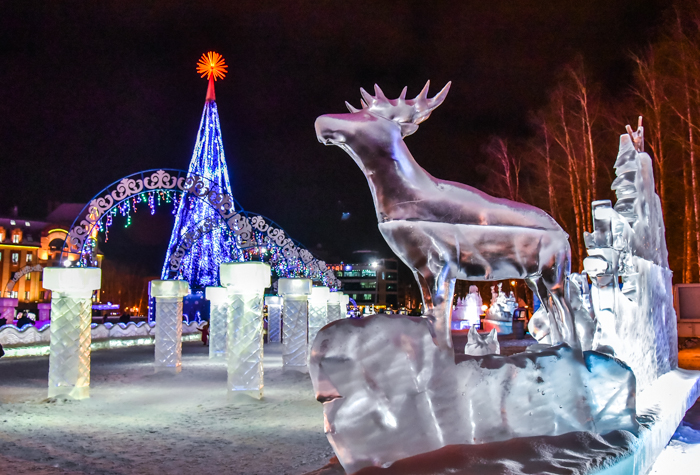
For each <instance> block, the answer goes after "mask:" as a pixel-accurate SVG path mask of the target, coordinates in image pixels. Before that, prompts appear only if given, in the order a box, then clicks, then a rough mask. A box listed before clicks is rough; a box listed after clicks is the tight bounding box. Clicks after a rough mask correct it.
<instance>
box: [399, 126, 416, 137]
mask: <svg viewBox="0 0 700 475" xmlns="http://www.w3.org/2000/svg"><path fill="white" fill-rule="evenodd" d="M400 125H401V136H402V137H406V136H408V135H411V134H414V133H415V132H416V130H418V124H414V123H413V122H401V124H400Z"/></svg>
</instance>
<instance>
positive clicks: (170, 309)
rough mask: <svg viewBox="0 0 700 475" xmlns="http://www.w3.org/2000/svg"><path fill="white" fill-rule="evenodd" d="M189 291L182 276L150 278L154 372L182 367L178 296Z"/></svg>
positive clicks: (175, 369)
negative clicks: (153, 314)
mask: <svg viewBox="0 0 700 475" xmlns="http://www.w3.org/2000/svg"><path fill="white" fill-rule="evenodd" d="M189 293H190V286H189V285H187V282H185V281H183V280H152V281H151V282H149V284H148V295H150V296H151V297H155V299H156V349H155V358H156V361H155V368H156V372H159V371H167V372H173V373H179V372H180V371H181V370H182V298H183V297H184V296H185V295H187V294H189Z"/></svg>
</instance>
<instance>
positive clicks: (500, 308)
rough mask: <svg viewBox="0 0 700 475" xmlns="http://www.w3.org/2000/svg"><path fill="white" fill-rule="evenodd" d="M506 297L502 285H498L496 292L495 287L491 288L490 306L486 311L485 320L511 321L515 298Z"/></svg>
mask: <svg viewBox="0 0 700 475" xmlns="http://www.w3.org/2000/svg"><path fill="white" fill-rule="evenodd" d="M512 295H513V292H511V297H510V298H509V297H507V296H506V294H505V292H503V284H502V283H500V282H499V283H498V292H496V286H495V285H492V286H491V306H489V309H488V310H487V311H486V318H488V319H489V320H497V321H501V322H510V321H512V320H513V312H514V311H515V297H512Z"/></svg>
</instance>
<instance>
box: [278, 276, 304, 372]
mask: <svg viewBox="0 0 700 475" xmlns="http://www.w3.org/2000/svg"><path fill="white" fill-rule="evenodd" d="M277 291H278V293H279V294H280V295H281V296H282V298H283V304H282V318H283V319H284V325H283V332H284V336H283V343H284V345H283V347H282V363H283V368H284V370H285V371H287V370H294V371H300V372H302V373H308V372H309V368H308V366H307V364H306V354H307V335H308V333H307V324H308V316H309V314H308V296H309V295H310V294H311V280H310V279H280V280H279V281H278V287H277Z"/></svg>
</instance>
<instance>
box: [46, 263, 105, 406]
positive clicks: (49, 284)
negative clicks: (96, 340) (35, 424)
mask: <svg viewBox="0 0 700 475" xmlns="http://www.w3.org/2000/svg"><path fill="white" fill-rule="evenodd" d="M101 277H102V271H101V270H100V269H97V268H85V267H83V268H79V267H73V268H64V267H47V268H45V269H44V276H43V286H44V288H46V289H49V290H51V347H50V351H51V353H50V354H49V397H55V396H68V397H71V398H73V399H84V398H87V397H90V343H91V342H92V338H91V332H90V323H91V322H92V292H93V291H94V290H97V289H99V288H100V279H101Z"/></svg>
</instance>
